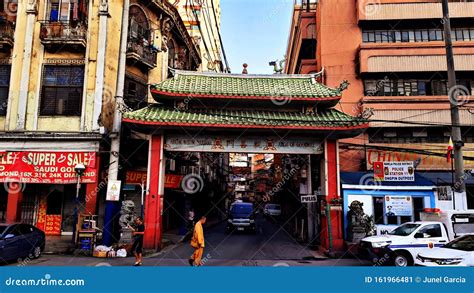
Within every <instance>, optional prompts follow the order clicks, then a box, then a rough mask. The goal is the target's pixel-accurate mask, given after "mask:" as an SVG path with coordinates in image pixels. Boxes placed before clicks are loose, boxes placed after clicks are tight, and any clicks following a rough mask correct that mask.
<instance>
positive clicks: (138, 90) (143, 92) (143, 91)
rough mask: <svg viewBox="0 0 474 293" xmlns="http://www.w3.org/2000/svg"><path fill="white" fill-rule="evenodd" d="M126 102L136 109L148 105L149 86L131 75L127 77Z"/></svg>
mask: <svg viewBox="0 0 474 293" xmlns="http://www.w3.org/2000/svg"><path fill="white" fill-rule="evenodd" d="M124 91H125V96H124V98H125V104H126V105H127V106H129V107H130V108H132V109H134V110H138V109H141V108H143V107H145V106H146V105H147V102H148V101H147V98H148V87H147V85H146V84H144V83H141V82H139V81H137V80H135V79H132V78H130V77H128V76H127V77H125V87H124Z"/></svg>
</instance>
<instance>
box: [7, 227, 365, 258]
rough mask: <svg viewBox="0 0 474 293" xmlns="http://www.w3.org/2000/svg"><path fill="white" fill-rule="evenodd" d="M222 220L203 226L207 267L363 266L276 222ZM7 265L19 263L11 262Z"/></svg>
mask: <svg viewBox="0 0 474 293" xmlns="http://www.w3.org/2000/svg"><path fill="white" fill-rule="evenodd" d="M225 225H226V223H225V222H223V223H221V224H219V225H217V226H215V227H213V228H206V227H204V234H205V241H206V248H205V251H204V255H203V261H204V262H205V265H206V266H365V265H371V264H370V263H368V262H365V261H361V260H358V259H348V258H344V259H328V258H325V257H323V256H321V255H318V254H317V253H315V252H313V251H312V250H311V249H309V248H308V247H306V246H304V245H302V244H300V243H298V242H297V241H296V240H295V239H294V238H293V237H292V236H291V235H290V234H289V233H288V232H287V231H286V230H285V229H284V228H283V227H282V226H281V225H280V224H279V223H276V222H274V221H271V220H266V219H263V218H259V219H257V230H258V231H257V233H256V234H247V233H242V232H234V233H231V234H225V233H224V231H225ZM192 252H193V249H192V247H191V246H190V245H189V243H187V242H186V243H181V244H177V245H172V246H169V247H167V248H165V249H164V250H163V251H161V252H159V253H157V254H154V255H151V256H148V257H145V258H144V263H143V265H145V266H189V264H188V262H187V259H188V258H189V256H190V255H191V254H192ZM133 262H134V259H133V258H131V257H128V258H113V259H100V258H92V257H83V256H68V255H43V256H42V257H41V258H39V259H37V260H25V261H24V262H23V263H20V265H25V266H29V265H39V266H129V265H131V264H133ZM10 265H19V264H18V263H12V264H10Z"/></svg>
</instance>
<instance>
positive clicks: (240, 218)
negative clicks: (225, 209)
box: [226, 202, 257, 233]
mask: <svg viewBox="0 0 474 293" xmlns="http://www.w3.org/2000/svg"><path fill="white" fill-rule="evenodd" d="M234 229H236V230H237V231H251V232H253V233H256V231H257V229H256V227H255V211H254V208H253V204H252V203H248V202H235V203H233V204H232V205H231V206H230V209H229V214H228V219H227V227H226V233H229V232H231V231H233V230H234Z"/></svg>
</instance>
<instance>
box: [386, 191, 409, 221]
mask: <svg viewBox="0 0 474 293" xmlns="http://www.w3.org/2000/svg"><path fill="white" fill-rule="evenodd" d="M384 207H385V215H386V216H409V217H411V216H412V215H413V201H412V198H411V196H392V195H386V196H385V202H384Z"/></svg>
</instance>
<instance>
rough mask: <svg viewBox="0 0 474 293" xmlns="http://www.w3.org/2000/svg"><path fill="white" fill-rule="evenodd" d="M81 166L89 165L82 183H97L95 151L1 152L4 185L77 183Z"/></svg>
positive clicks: (0, 171) (0, 159)
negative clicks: (6, 183)
mask: <svg viewBox="0 0 474 293" xmlns="http://www.w3.org/2000/svg"><path fill="white" fill-rule="evenodd" d="M79 163H81V164H84V165H85V166H86V170H85V172H84V174H82V175H81V183H94V182H95V181H96V175H97V169H96V153H94V152H40V151H39V152H28V151H20V152H0V182H20V183H51V184H54V183H56V184H69V183H76V182H77V174H76V171H75V166H76V165H77V164H79Z"/></svg>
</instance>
